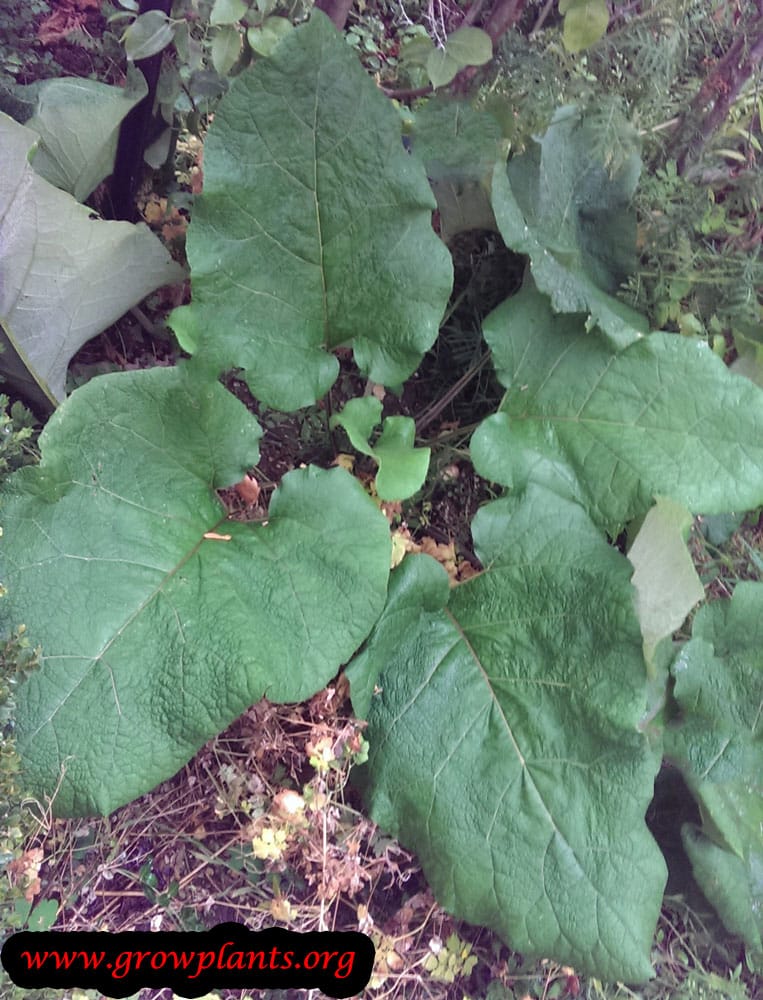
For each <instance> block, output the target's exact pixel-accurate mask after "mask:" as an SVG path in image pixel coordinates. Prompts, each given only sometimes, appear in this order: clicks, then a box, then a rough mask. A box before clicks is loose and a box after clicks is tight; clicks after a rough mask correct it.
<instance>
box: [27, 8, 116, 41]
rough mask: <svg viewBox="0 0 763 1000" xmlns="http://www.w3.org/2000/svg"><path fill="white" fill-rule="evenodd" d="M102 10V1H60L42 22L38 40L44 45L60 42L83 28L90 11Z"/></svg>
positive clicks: (38, 30)
mask: <svg viewBox="0 0 763 1000" xmlns="http://www.w3.org/2000/svg"><path fill="white" fill-rule="evenodd" d="M100 8H101V4H100V0H59V3H58V4H57V5H56V9H55V10H54V11H53V12H52V13H51V14H48V16H47V17H46V18H43V20H42V21H41V22H40V25H39V27H38V29H37V38H38V40H39V41H40V42H42V44H43V45H50V44H51V43H52V42H59V41H61V39H62V38H66V36H67V35H70V34H71V33H72V32H73V31H77V30H78V29H81V28H82V26H83V25H84V23H85V21H86V19H87V11H88V10H100Z"/></svg>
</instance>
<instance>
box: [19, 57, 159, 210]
mask: <svg viewBox="0 0 763 1000" xmlns="http://www.w3.org/2000/svg"><path fill="white" fill-rule="evenodd" d="M147 92H148V87H147V86H146V81H145V78H144V76H143V74H142V73H140V72H138V71H136V70H135V68H134V67H129V68H128V73H127V86H126V87H110V86H108V85H107V84H105V83H99V82H98V81H97V80H83V79H80V78H78V77H71V78H69V77H62V78H58V79H53V80H41V81H38V82H37V83H32V84H29V85H28V86H23V87H22V86H14V87H10V88H8V93H7V100H8V101H10V102H13V104H12V105H10V104H9V106H8V108H7V110H8V111H9V113H10V112H11V107H12V106H13V107H15V108H16V109H18V110H19V111H21V112H22V117H19V114H18V113H17V114H13V117H14V118H16V120H17V121H21V122H22V123H23V124H25V125H26V126H27V128H30V129H32V130H33V131H35V132H36V133H37V134H38V135H39V137H40V139H39V142H38V144H37V146H36V148H35V152H34V156H33V159H32V164H33V166H34V169H35V172H36V173H38V174H39V175H40V177H44V178H45V180H46V181H50V183H51V184H53V185H54V186H55V187H58V188H61V190H62V191H67V192H68V193H69V194H71V195H73V196H74V197H75V198H76V200H77V201H84V200H85V199H86V198H87V197H88V195H90V194H91V193H92V192H93V191H94V190H95V188H96V187H97V186H98V185H99V184H100V183H101V181H102V180H103V179H104V177H108V175H109V174H110V173H111V172H112V171H113V169H114V157H115V156H116V151H117V140H118V138H119V127H120V125H121V123H122V120H123V119H124V118H125V116H126V115H127V114H128V112H129V111H130V110H131V109H132V108H134V107H135V105H136V104H137V103H138V101H140V100H141V99H142V98H143V97H145V95H146V93H147ZM3 96H4V95H3V94H2V93H0V105H2V104H4V103H6V102H4V101H3ZM25 106H27V107H28V109H29V112H30V113H24V112H23V110H22V109H23V108H24V107H25ZM3 110H6V109H5V108H4V109H3Z"/></svg>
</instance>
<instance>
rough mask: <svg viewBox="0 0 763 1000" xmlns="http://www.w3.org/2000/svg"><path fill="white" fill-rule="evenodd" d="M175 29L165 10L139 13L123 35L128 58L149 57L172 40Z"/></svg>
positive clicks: (133, 59)
mask: <svg viewBox="0 0 763 1000" xmlns="http://www.w3.org/2000/svg"><path fill="white" fill-rule="evenodd" d="M173 34H174V29H173V27H172V23H171V21H170V19H169V17H168V16H167V15H166V14H165V13H164V11H163V10H149V11H146V13H145V14H139V15H138V16H137V17H136V18H135V20H134V21H133V22H132V24H131V25H130V27H129V28H128V29H127V31H125V33H124V35H123V36H122V43H123V45H124V47H125V52H126V53H127V58H128V59H130V60H132V61H133V62H137V61H138V60H140V59H148V58H149V57H150V56H154V55H156V53H157V52H161V51H162V49H166V48H167V46H168V45H169V44H170V42H171V41H172V37H173Z"/></svg>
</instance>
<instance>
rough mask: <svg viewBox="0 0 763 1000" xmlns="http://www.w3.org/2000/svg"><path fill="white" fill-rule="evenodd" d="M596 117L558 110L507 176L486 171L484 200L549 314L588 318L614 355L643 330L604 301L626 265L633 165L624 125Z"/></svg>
mask: <svg viewBox="0 0 763 1000" xmlns="http://www.w3.org/2000/svg"><path fill="white" fill-rule="evenodd" d="M613 116H615V112H614V111H613V112H612V116H610V117H613ZM599 117H600V116H591V117H589V118H582V117H581V115H580V113H579V112H578V111H577V109H576V108H574V107H567V108H560V109H559V110H558V111H557V112H556V114H555V115H554V118H553V120H552V122H551V125H550V126H549V128H548V131H547V132H546V134H545V135H544V136H543V138H542V139H541V140H539V142H538V143H537V144H536V145H535V146H533V147H532V148H531V149H530V150H528V151H527V152H526V153H524V154H523V155H521V156H517V157H514V158H513V159H511V160H510V161H509V165H508V172H507V170H506V169H504V168H503V167H502V166H501V165H500V164H496V167H495V170H494V172H493V184H492V200H493V209H494V211H495V217H496V220H497V223H498V228H499V229H500V232H501V235H502V236H503V238H504V240H505V242H506V245H507V246H508V247H511V249H512V250H516V251H517V252H518V253H526V254H528V255H529V257H530V263H531V266H532V273H533V277H534V278H535V282H536V284H537V286H538V288H539V289H540V290H541V291H543V292H546V294H548V295H550V296H551V303H552V305H553V307H554V309H555V310H556V311H557V312H564V313H567V312H585V313H589V314H590V315H591V316H592V318H593V320H594V322H596V323H597V324H598V325H599V326H600V327H601V329H602V330H604V332H605V333H607V335H608V336H610V337H611V338H612V339H613V341H614V342H615V343H616V344H618V345H619V346H624V345H625V344H627V343H630V342H631V341H632V340H634V339H635V338H636V337H637V336H638V334H639V333H640V332H641V333H643V332H646V331H647V329H648V325H647V322H646V320H645V319H644V317H643V316H640V315H639V314H638V313H636V312H634V310H633V309H631V308H629V307H628V306H626V305H625V304H624V303H622V302H620V301H618V300H617V299H616V298H614V297H613V296H612V294H610V293H612V292H614V291H616V289H617V288H618V286H619V285H620V284H621V282H622V281H623V280H624V279H625V278H626V277H627V275H628V274H629V273H630V272H631V271H632V270H633V269H634V267H635V263H636V256H635V251H636V217H635V214H634V212H633V211H632V210H631V208H630V200H631V198H632V196H633V193H634V191H635V189H636V185H637V183H638V177H639V173H640V171H641V159H640V156H639V153H638V136H637V135H636V132H635V130H634V129H633V128H632V126H630V125H629V124H628V122H627V121H624V120H622V121H619V122H618V123H617V128H615V129H614V130H613V128H612V127H611V126H609V128H608V129H607V127H605V126H604V125H602V124H601V122H600V121H599ZM615 117H616V116H615ZM607 121H608V122H609V119H608V120H607ZM612 132H614V134H610V133H612ZM602 136H603V138H602Z"/></svg>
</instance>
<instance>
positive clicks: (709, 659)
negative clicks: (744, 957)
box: [665, 583, 763, 963]
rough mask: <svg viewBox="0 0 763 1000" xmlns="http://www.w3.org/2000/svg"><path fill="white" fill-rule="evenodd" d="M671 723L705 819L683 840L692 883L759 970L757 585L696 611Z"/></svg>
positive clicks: (761, 845) (678, 757)
mask: <svg viewBox="0 0 763 1000" xmlns="http://www.w3.org/2000/svg"><path fill="white" fill-rule="evenodd" d="M672 672H673V675H674V677H675V688H674V695H675V698H676V701H677V702H678V705H679V708H680V710H681V716H680V719H679V721H678V723H677V724H676V725H675V726H673V727H671V728H669V729H668V730H667V731H666V733H665V749H666V753H667V754H668V756H669V757H670V758H671V759H672V760H673V761H674V762H675V763H676V764H677V765H678V766H679V767H680V768H681V770H682V772H683V775H684V778H685V779H686V782H687V784H688V786H689V788H690V789H691V791H692V792H693V794H694V796H695V797H696V799H697V801H698V803H699V805H700V809H701V812H702V819H703V824H702V829H701V830H700V829H697V828H696V827H694V826H690V825H687V826H685V827H684V828H683V830H682V831H681V833H682V837H683V841H684V846H685V847H686V850H687V853H688V854H689V857H690V859H691V862H692V867H693V869H694V876H695V878H696V879H697V881H698V882H699V884H700V886H701V888H702V890H703V892H704V893H705V895H706V896H707V897H708V899H709V900H710V901H711V902H712V903H713V905H714V906H715V907H716V909H717V910H718V913H719V914H720V916H721V918H722V919H723V921H724V923H725V924H726V926H727V927H728V929H729V930H730V931H732V932H733V933H735V934H739V935H740V936H741V937H743V938H744V940H745V942H746V944H747V946H748V948H749V949H750V951H751V952H752V954H753V955H754V957H755V958H756V960H757V961H758V963H763V584H760V583H739V584H737V587H736V589H735V591H734V596H733V597H732V599H731V600H730V601H716V602H714V603H712V604H709V605H707V606H706V607H704V608H701V609H700V611H699V612H698V613H697V615H696V617H695V619H694V625H693V629H692V638H691V641H690V642H688V643H687V644H686V645H685V646H684V647H683V649H682V650H681V652H680V654H679V656H678V657H677V658H676V661H675V663H674V664H673V667H672Z"/></svg>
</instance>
